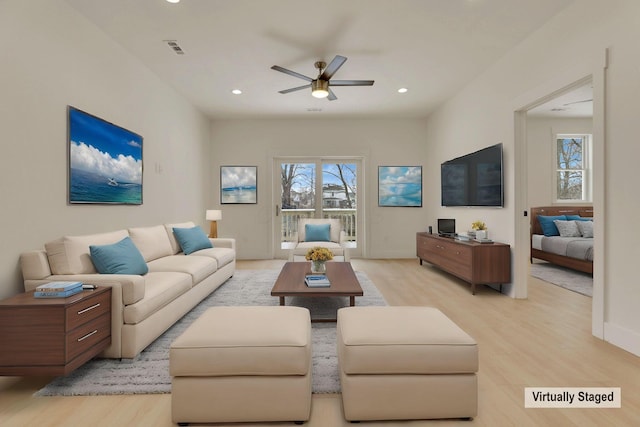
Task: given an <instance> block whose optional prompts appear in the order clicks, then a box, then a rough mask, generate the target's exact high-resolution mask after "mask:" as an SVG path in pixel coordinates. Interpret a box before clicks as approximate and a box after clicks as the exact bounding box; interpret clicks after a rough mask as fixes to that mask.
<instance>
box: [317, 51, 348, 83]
mask: <svg viewBox="0 0 640 427" xmlns="http://www.w3.org/2000/svg"><path fill="white" fill-rule="evenodd" d="M346 60H347V58H345V57H344V56H340V55H336V57H335V58H333V60H332V61H331V62H330V63H329V65H327V66H326V67H325V69H324V71H323V72H322V75H321V76H320V78H321V79H322V80H329V79H330V78H331V77H332V76H333V75H334V74H335V73H336V71H338V69H339V68H340V67H342V64H344V63H345V61H346Z"/></svg>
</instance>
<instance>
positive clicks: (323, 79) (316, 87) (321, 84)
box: [271, 55, 373, 101]
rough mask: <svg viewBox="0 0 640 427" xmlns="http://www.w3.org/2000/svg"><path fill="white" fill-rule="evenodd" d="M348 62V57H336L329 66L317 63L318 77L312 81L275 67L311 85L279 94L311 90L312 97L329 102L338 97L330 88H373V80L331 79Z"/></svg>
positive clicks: (276, 68)
mask: <svg viewBox="0 0 640 427" xmlns="http://www.w3.org/2000/svg"><path fill="white" fill-rule="evenodd" d="M346 60H347V58H346V57H344V56H340V55H336V56H335V57H334V58H333V60H332V61H331V62H330V63H329V65H327V63H326V62H324V61H317V62H316V63H315V64H314V66H315V67H316V68H317V69H318V77H317V78H316V79H312V78H311V77H307V76H305V75H303V74H300V73H296V72H295V71H291V70H288V69H286V68H283V67H280V66H279V65H274V66H273V67H271V69H272V70H276V71H280V72H281V73H285V74H289V75H290V76H293V77H297V78H299V79H302V80H306V81H308V82H309V84H306V85H304V86H298V87H292V88H289V89H285V90H281V91H279V93H281V94H283V95H284V94H287V93H291V92H296V91H298V90H302V89H307V88H311V95H312V96H314V97H315V98H327V99H329V101H335V100H336V99H338V97H337V96H336V95H335V94H334V93H333V91H332V90H331V88H330V86H373V80H333V81H331V77H333V75H334V74H335V73H336V71H338V69H339V68H340V67H342V64H344V63H345V61H346Z"/></svg>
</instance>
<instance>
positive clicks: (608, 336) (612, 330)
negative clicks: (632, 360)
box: [604, 322, 640, 356]
mask: <svg viewBox="0 0 640 427" xmlns="http://www.w3.org/2000/svg"><path fill="white" fill-rule="evenodd" d="M604 340H605V341H607V342H609V343H611V344H613V345H615V346H616V347H620V348H621V349H623V350H626V351H628V352H629V353H632V354H635V355H636V356H640V333H638V332H635V331H632V330H630V329H627V328H623V327H622V326H619V325H615V324H613V323H609V322H605V323H604Z"/></svg>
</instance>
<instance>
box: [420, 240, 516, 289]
mask: <svg viewBox="0 0 640 427" xmlns="http://www.w3.org/2000/svg"><path fill="white" fill-rule="evenodd" d="M416 254H417V256H418V258H419V259H420V264H421V265H422V261H427V262H428V263H430V264H433V265H435V266H436V267H439V268H440V269H442V270H444V271H446V272H448V273H450V274H453V275H454V276H456V277H458V278H460V279H462V280H464V281H466V282H469V283H470V284H471V292H472V293H473V294H475V291H476V285H481V284H485V285H488V284H500V285H501V284H503V283H509V282H511V247H510V246H509V245H507V244H504V243H495V242H494V243H489V244H483V243H477V242H473V241H460V240H453V239H449V238H445V237H440V236H437V235H435V234H429V233H417V234H416Z"/></svg>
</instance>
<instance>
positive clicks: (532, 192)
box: [527, 117, 593, 207]
mask: <svg viewBox="0 0 640 427" xmlns="http://www.w3.org/2000/svg"><path fill="white" fill-rule="evenodd" d="M592 131H593V120H592V119H591V118H574V119H569V118H534V117H528V118H527V162H528V170H529V175H530V176H529V179H528V188H527V199H528V202H529V203H528V204H529V207H532V206H550V205H552V204H553V203H554V202H555V200H554V195H553V174H554V160H555V158H554V155H555V151H554V148H555V135H556V134H558V133H584V134H590V133H591V132H592ZM582 204H588V203H582Z"/></svg>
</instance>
